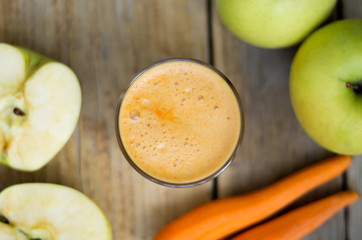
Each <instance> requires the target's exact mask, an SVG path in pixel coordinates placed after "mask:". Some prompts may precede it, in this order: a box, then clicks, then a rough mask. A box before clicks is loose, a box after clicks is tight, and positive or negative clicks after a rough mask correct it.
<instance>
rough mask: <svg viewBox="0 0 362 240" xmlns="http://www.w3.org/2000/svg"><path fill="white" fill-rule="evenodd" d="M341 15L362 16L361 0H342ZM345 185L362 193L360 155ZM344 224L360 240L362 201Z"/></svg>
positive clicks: (350, 236)
mask: <svg viewBox="0 0 362 240" xmlns="http://www.w3.org/2000/svg"><path fill="white" fill-rule="evenodd" d="M341 7H342V11H341V12H342V17H343V18H346V19H349V18H359V19H361V18H362V2H361V1H359V0H343V1H342V4H341ZM347 187H348V188H350V189H353V190H355V191H357V192H359V193H360V194H362V155H360V156H356V157H354V162H353V165H352V166H351V167H350V168H349V169H348V172H347ZM346 217H347V218H346V224H347V226H348V227H347V228H348V235H347V236H348V240H360V239H361V237H362V228H361V225H362V201H361V200H360V201H358V202H357V203H355V204H353V205H352V206H350V207H349V208H348V210H347V216H346Z"/></svg>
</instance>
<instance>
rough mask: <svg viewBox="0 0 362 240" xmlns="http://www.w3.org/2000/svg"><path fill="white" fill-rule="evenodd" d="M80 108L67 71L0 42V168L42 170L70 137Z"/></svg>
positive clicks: (77, 92) (74, 80)
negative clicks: (3, 166) (7, 166)
mask: <svg viewBox="0 0 362 240" xmlns="http://www.w3.org/2000/svg"><path fill="white" fill-rule="evenodd" d="M80 106H81V90H80V86H79V82H78V79H77V77H76V76H75V75H74V73H73V72H72V70H70V69H69V68H68V67H66V66H65V65H63V64H61V63H57V62H54V61H52V60H50V59H47V58H45V57H43V56H41V55H39V54H36V53H34V52H31V51H29V50H25V49H22V48H18V47H14V46H11V45H8V44H4V43H0V163H3V164H6V165H9V166H10V167H12V168H15V169H19V170H24V171H35V170H38V169H39V168H41V167H42V166H44V165H45V164H46V163H47V162H49V161H50V160H51V159H52V158H53V157H54V156H55V154H56V153H58V152H59V151H60V149H61V148H62V147H63V146H64V144H65V143H66V142H67V141H68V139H69V138H70V136H71V134H72V133H73V131H74V128H75V126H76V124H77V121H78V117H79V113H80Z"/></svg>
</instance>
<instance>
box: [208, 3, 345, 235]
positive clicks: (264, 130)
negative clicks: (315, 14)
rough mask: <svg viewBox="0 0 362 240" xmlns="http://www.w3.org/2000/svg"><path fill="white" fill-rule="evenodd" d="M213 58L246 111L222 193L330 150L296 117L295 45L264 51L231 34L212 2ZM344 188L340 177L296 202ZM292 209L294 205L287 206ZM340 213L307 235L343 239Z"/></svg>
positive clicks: (270, 178)
mask: <svg viewBox="0 0 362 240" xmlns="http://www.w3.org/2000/svg"><path fill="white" fill-rule="evenodd" d="M213 3H214V4H213V30H214V34H213V36H214V61H215V65H216V67H217V68H219V69H220V70H221V71H222V72H224V73H225V74H226V76H228V77H229V79H230V80H231V81H232V82H233V83H234V85H235V86H236V88H237V89H238V91H239V93H240V96H241V99H242V102H243V105H244V111H245V124H246V128H245V135H244V140H243V143H242V147H241V149H240V151H239V152H238V154H237V157H236V159H235V161H234V162H233V163H232V164H231V166H230V167H229V169H227V170H226V171H225V172H224V173H223V174H222V175H221V176H220V177H219V188H218V190H219V196H220V197H226V196H232V195H237V194H243V193H246V192H250V191H252V190H255V189H259V188H261V187H264V186H266V185H269V184H271V183H273V182H275V181H277V180H278V179H280V178H282V177H284V176H287V175H289V174H291V173H293V172H295V171H296V170H298V169H301V168H303V167H305V166H308V165H310V164H312V163H314V162H316V161H319V160H322V159H323V158H325V157H327V156H329V155H330V153H328V152H327V151H325V150H324V149H322V148H321V147H320V146H318V145H317V144H315V143H314V142H313V141H312V140H311V139H310V138H309V137H308V136H307V135H306V134H305V132H304V131H303V129H302V128H301V126H300V125H299V123H298V122H297V120H296V118H295V115H294V113H293V109H292V106H291V103H290V100H289V90H288V87H289V86H288V82H289V68H290V65H291V62H292V59H293V56H294V54H295V52H296V50H297V47H293V48H287V49H279V50H266V49H260V48H256V47H253V46H251V45H249V44H246V43H244V42H243V41H241V40H239V39H237V38H236V37H235V36H233V35H232V34H231V33H230V32H229V31H228V30H227V29H226V28H225V27H224V26H223V25H222V23H221V21H220V19H219V17H218V15H217V12H216V7H215V6H216V2H215V1H213ZM340 189H342V178H341V177H339V178H338V179H336V180H334V181H332V182H330V183H328V184H326V185H325V186H323V187H320V188H318V189H317V190H315V191H313V192H311V193H310V194H308V195H307V196H306V197H304V198H302V199H301V200H299V201H298V202H297V203H295V204H293V206H292V207H296V206H300V205H303V204H305V203H307V202H311V201H312V200H315V199H319V198H321V197H323V196H327V195H329V194H331V193H334V192H337V191H338V190H340ZM289 209H291V208H289ZM344 235H345V231H344V218H343V213H339V214H338V215H337V216H335V217H334V218H333V219H331V220H330V221H328V222H327V223H326V224H325V225H324V226H323V227H321V228H320V229H318V230H317V231H315V232H314V233H312V234H310V235H309V236H308V237H306V238H305V239H308V240H311V239H319V240H321V239H325V240H332V239H338V240H339V239H343V238H344Z"/></svg>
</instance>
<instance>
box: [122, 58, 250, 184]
mask: <svg viewBox="0 0 362 240" xmlns="http://www.w3.org/2000/svg"><path fill="white" fill-rule="evenodd" d="M172 61H188V62H192V63H197V64H200V65H202V66H205V67H207V68H209V69H211V70H212V71H213V72H215V73H217V74H218V75H219V76H220V77H221V78H222V79H224V81H225V82H226V83H227V84H228V86H229V87H230V88H231V90H232V91H233V93H234V96H235V98H236V100H237V103H238V106H239V112H240V121H241V122H240V133H239V138H238V141H237V143H236V145H235V148H234V150H233V152H232V154H231V156H230V157H229V159H228V160H227V161H226V162H225V164H223V165H222V166H221V167H220V168H219V169H218V170H216V171H215V172H213V173H212V174H210V175H209V176H207V177H205V178H203V179H200V180H197V181H194V182H188V183H172V182H166V181H163V180H160V179H157V178H155V177H153V176H151V175H149V174H147V173H146V172H145V171H143V170H142V169H141V168H140V167H138V166H137V165H136V164H135V163H134V161H133V160H132V158H131V157H130V156H129V154H128V153H127V151H126V149H125V146H124V144H123V142H122V138H121V133H120V129H119V114H120V110H121V106H122V101H123V99H124V97H125V94H126V92H127V90H128V89H126V90H125V91H124V92H123V93H122V94H121V96H120V98H119V101H118V104H117V108H116V119H115V120H116V136H117V140H118V144H119V146H120V148H121V151H122V153H123V155H124V156H125V158H126V159H127V161H128V162H129V164H131V166H132V167H133V168H134V169H135V170H136V171H137V172H138V173H139V174H141V175H142V176H143V177H145V178H147V179H148V180H151V181H153V182H155V183H157V184H160V185H163V186H167V187H175V188H185V187H193V186H197V185H200V184H203V183H206V182H208V181H210V180H212V179H214V178H216V177H217V176H219V175H220V174H221V173H222V172H223V171H224V170H225V169H226V168H227V167H228V166H229V165H230V163H231V162H232V161H233V160H234V158H235V155H236V153H237V151H238V149H239V147H240V144H241V141H242V138H243V134H244V113H243V107H242V104H241V100H240V97H239V94H238V92H237V91H236V89H235V87H234V86H233V85H232V83H231V82H230V81H229V79H228V78H227V77H226V76H225V75H224V74H223V73H221V72H220V71H219V70H217V69H216V68H215V67H213V66H211V65H209V64H207V63H204V62H202V61H199V60H196V59H189V58H171V59H166V60H162V61H159V62H157V63H154V64H152V65H150V66H148V67H146V68H145V69H143V70H142V71H141V72H139V73H138V74H137V75H136V77H134V78H133V80H132V81H131V83H130V85H129V87H130V86H131V85H132V84H133V83H134V82H135V80H136V79H137V78H138V77H139V76H141V75H142V74H143V73H145V72H146V71H148V70H149V69H151V68H153V67H155V66H157V65H159V64H163V63H167V62H172Z"/></svg>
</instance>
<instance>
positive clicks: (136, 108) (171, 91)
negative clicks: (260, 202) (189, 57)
mask: <svg viewBox="0 0 362 240" xmlns="http://www.w3.org/2000/svg"><path fill="white" fill-rule="evenodd" d="M119 129H120V136H121V140H122V144H123V146H124V148H125V150H126V152H127V154H128V155H129V157H130V158H131V159H132V161H133V162H134V163H135V164H136V165H137V166H138V167H139V168H140V169H141V170H142V171H144V172H145V173H147V174H148V175H150V176H152V177H154V178H156V179H159V180H162V181H165V182H169V183H178V184H182V183H190V182H195V181H198V180H201V179H203V178H206V177H208V176H210V175H212V174H213V173H215V172H216V171H218V170H219V169H220V168H221V167H222V166H223V165H224V164H225V163H226V162H227V161H228V159H229V158H230V156H231V155H232V153H233V151H234V149H235V147H236V145H237V144H238V140H239V135H240V129H241V114H240V108H239V104H238V101H237V98H236V97H235V94H234V92H233V91H232V89H231V88H230V86H229V85H228V84H227V83H226V82H225V80H224V79H223V78H222V77H221V76H220V75H219V74H217V73H216V72H214V71H213V70H211V69H210V68H208V67H206V66H204V65H201V64H199V63H195V62H190V61H181V60H180V61H169V62H164V63H161V64H158V65H156V66H154V67H152V68H150V69H148V70H146V71H145V72H143V73H142V74H141V75H140V76H138V77H137V78H136V79H135V81H134V82H133V83H132V85H131V86H130V88H129V89H128V90H127V92H126V94H125V96H124V99H123V101H122V104H121V108H120V112H119Z"/></svg>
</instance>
